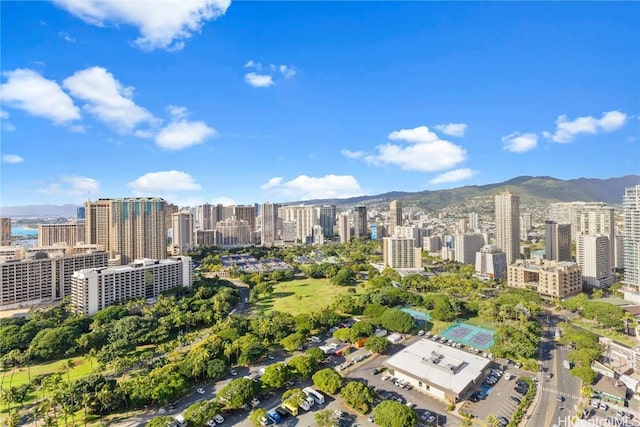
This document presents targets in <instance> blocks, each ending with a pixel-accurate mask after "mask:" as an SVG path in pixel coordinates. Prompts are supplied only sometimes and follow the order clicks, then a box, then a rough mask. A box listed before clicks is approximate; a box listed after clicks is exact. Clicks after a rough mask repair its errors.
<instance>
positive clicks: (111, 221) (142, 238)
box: [85, 198, 171, 264]
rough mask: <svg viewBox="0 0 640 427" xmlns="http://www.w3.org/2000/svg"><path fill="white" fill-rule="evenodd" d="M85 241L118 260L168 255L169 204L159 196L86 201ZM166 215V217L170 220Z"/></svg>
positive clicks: (156, 257)
mask: <svg viewBox="0 0 640 427" xmlns="http://www.w3.org/2000/svg"><path fill="white" fill-rule="evenodd" d="M85 211H86V220H85V233H86V239H85V242H86V243H89V244H97V245H101V246H103V247H104V248H105V249H106V250H107V252H108V253H109V257H110V258H112V259H115V258H117V257H119V258H120V263H121V264H128V263H129V262H131V261H133V260H134V259H141V258H150V259H164V258H166V257H167V230H168V228H169V227H168V225H169V224H170V223H167V222H166V221H167V212H168V205H167V202H165V201H164V200H163V199H161V198H123V199H98V200H97V201H95V202H92V201H87V202H86V203H85ZM170 218H171V217H170V216H169V220H170Z"/></svg>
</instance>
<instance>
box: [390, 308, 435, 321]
mask: <svg viewBox="0 0 640 427" xmlns="http://www.w3.org/2000/svg"><path fill="white" fill-rule="evenodd" d="M396 308H398V309H399V310H400V311H404V312H405V313H407V314H410V315H411V317H413V318H414V320H416V321H420V320H421V321H423V322H425V321H428V320H429V319H431V317H430V316H429V314H428V313H423V312H421V311H418V310H414V309H412V308H406V307H396Z"/></svg>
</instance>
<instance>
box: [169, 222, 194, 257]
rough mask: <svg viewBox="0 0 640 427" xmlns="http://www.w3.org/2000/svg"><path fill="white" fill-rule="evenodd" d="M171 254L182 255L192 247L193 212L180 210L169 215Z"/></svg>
mask: <svg viewBox="0 0 640 427" xmlns="http://www.w3.org/2000/svg"><path fill="white" fill-rule="evenodd" d="M171 231H172V233H173V234H172V236H173V239H172V242H171V248H172V252H173V255H183V254H185V253H186V252H187V251H190V250H191V249H193V247H194V244H193V237H194V234H193V214H192V213H191V212H189V211H182V212H178V213H174V214H172V215H171Z"/></svg>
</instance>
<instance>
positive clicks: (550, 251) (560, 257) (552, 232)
mask: <svg viewBox="0 0 640 427" xmlns="http://www.w3.org/2000/svg"><path fill="white" fill-rule="evenodd" d="M544 242H545V243H544V256H545V259H548V260H551V261H571V224H558V223H557V222H555V221H545V223H544Z"/></svg>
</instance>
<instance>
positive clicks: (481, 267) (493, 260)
mask: <svg viewBox="0 0 640 427" xmlns="http://www.w3.org/2000/svg"><path fill="white" fill-rule="evenodd" d="M476 275H477V276H478V277H480V278H482V279H489V280H502V279H504V278H505V277H506V276H507V256H506V255H505V253H504V252H503V251H502V249H500V248H499V247H498V245H484V246H483V247H482V248H481V249H480V252H476Z"/></svg>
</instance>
